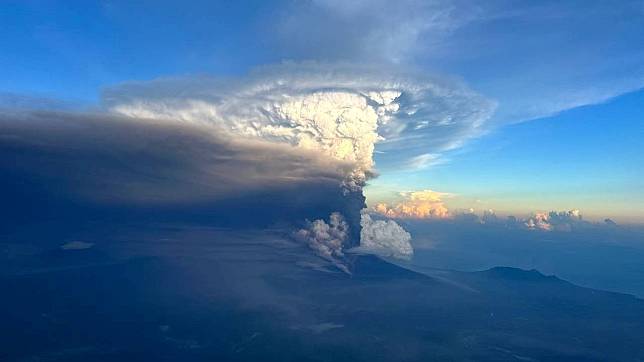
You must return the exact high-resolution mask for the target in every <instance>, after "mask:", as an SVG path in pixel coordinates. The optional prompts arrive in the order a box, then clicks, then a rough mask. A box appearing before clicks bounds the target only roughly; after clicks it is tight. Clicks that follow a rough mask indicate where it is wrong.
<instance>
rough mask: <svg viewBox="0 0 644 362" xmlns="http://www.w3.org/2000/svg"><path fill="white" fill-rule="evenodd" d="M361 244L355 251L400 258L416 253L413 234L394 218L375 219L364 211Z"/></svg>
mask: <svg viewBox="0 0 644 362" xmlns="http://www.w3.org/2000/svg"><path fill="white" fill-rule="evenodd" d="M360 225H361V226H362V230H361V231H360V246H359V247H357V248H354V249H353V251H356V252H364V253H373V254H377V255H382V256H389V257H394V258H398V259H409V258H411V257H412V256H413V254H414V248H413V247H412V245H411V243H410V240H411V235H410V234H409V233H408V232H407V231H406V230H405V229H403V227H402V226H400V225H398V223H396V222H395V221H393V220H374V219H372V218H371V216H370V215H369V214H368V213H367V212H366V211H364V212H363V213H362V219H361V221H360Z"/></svg>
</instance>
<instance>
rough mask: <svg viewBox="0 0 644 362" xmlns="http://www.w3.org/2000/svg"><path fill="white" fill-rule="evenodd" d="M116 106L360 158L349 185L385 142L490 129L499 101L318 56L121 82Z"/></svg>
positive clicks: (411, 144)
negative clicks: (232, 74) (241, 69)
mask: <svg viewBox="0 0 644 362" xmlns="http://www.w3.org/2000/svg"><path fill="white" fill-rule="evenodd" d="M104 103H105V105H106V107H107V108H108V109H109V110H110V111H111V112H113V113H117V114H121V115H125V116H129V117H136V118H156V119H159V118H160V119H172V120H174V121H178V122H185V123H190V124H200V125H204V126H206V127H209V128H212V129H213V130H214V131H215V132H217V133H220V134H222V135H225V136H226V137H230V138H233V139H237V140H249V139H262V140H266V141H270V142H276V143H284V144H288V145H291V146H293V147H296V148H300V149H305V150H313V151H316V152H319V153H321V154H324V155H327V156H331V157H333V158H335V159H337V160H340V161H343V162H349V163H352V164H353V165H354V169H353V170H352V172H351V173H350V174H349V175H347V178H346V180H345V186H346V187H347V188H348V189H349V190H353V191H356V190H358V189H360V187H361V186H363V185H364V183H365V181H366V180H367V179H368V178H370V177H371V176H372V175H373V172H374V160H373V153H374V148H375V145H376V143H378V142H382V145H383V146H382V148H383V149H384V150H387V151H388V152H400V151H404V152H405V153H406V154H409V157H410V158H413V157H417V156H418V155H421V154H425V153H427V152H429V151H432V152H434V151H435V152H439V151H444V150H447V149H451V148H453V147H456V146H458V145H459V144H461V143H462V142H463V141H464V140H466V139H467V138H470V137H474V136H476V135H478V134H480V132H481V131H482V125H483V123H484V122H485V120H487V119H488V118H489V117H490V115H491V114H492V112H493V110H494V103H492V102H491V101H488V100H486V99H485V98H483V97H481V96H479V95H478V94H476V93H475V92H473V91H471V90H469V89H468V88H467V87H465V86H464V85H462V84H460V83H458V82H454V81H451V82H450V81H446V80H441V79H438V78H431V77H427V76H422V75H419V74H415V73H410V72H409V71H405V72H402V71H399V70H398V69H395V68H392V69H391V71H384V72H383V71H382V69H380V68H379V69H378V70H376V69H375V68H373V69H372V68H370V67H357V66H350V65H329V64H317V63H304V64H290V63H287V64H282V65H279V66H272V67H263V68H259V69H257V70H256V71H254V72H252V73H250V74H249V75H248V76H246V77H243V78H237V79H212V78H181V79H167V80H157V81H152V82H139V83H128V84H124V85H122V86H119V87H115V88H111V89H109V90H107V91H106V92H105V94H104Z"/></svg>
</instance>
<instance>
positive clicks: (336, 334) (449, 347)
mask: <svg viewBox="0 0 644 362" xmlns="http://www.w3.org/2000/svg"><path fill="white" fill-rule="evenodd" d="M108 229H109V228H108ZM108 229H101V233H98V234H96V235H95V236H94V238H93V239H92V241H93V242H96V243H95V245H92V246H91V247H90V246H89V244H79V245H81V246H82V247H83V248H79V250H65V249H61V248H60V246H59V245H58V244H54V243H53V242H51V241H42V240H44V239H42V240H41V241H38V242H36V241H34V243H33V245H32V246H31V247H27V246H26V244H25V243H24V242H23V243H21V244H19V245H16V244H11V243H5V244H3V245H4V253H3V254H2V258H3V263H2V265H3V266H2V277H1V278H0V288H1V290H3V296H2V298H0V313H1V314H2V315H1V318H2V321H3V323H2V328H0V360H2V361H141V360H160V361H171V360H178V361H206V360H207V361H260V360H261V361H356V360H358V361H393V360H395V361H426V360H442V361H443V360H445V361H450V360H453V361H457V360H458V361H468V360H470V361H481V360H488V361H501V360H503V361H507V360H509V361H512V360H517V361H532V360H540V361H543V360H547V361H567V360H569V361H579V360H584V361H592V360H596V361H609V360H615V361H637V360H642V359H644V344H642V343H641V341H642V337H643V336H644V320H643V318H642V316H643V315H644V301H642V300H640V299H637V298H635V297H632V296H629V295H624V294H618V293H610V292H602V291H597V290H592V289H587V288H582V287H577V286H575V285H573V284H570V283H568V282H566V281H563V280H560V279H558V278H556V277H554V276H545V275H542V274H541V273H539V272H538V271H535V270H531V271H525V270H520V269H514V268H502V267H499V268H493V269H490V270H487V271H483V272H474V273H465V272H450V271H443V272H440V275H438V274H436V275H435V276H430V275H425V274H421V273H418V272H414V271H411V270H407V269H404V268H401V267H399V266H396V265H394V264H391V263H388V262H386V261H383V260H381V259H379V258H377V257H374V256H352V257H351V258H352V260H351V263H352V270H353V275H347V274H345V273H341V272H339V271H337V270H336V269H334V268H333V266H331V265H329V264H328V263H324V262H323V261H321V260H320V259H318V258H315V257H313V256H311V255H310V253H309V252H308V250H307V249H306V248H304V247H303V246H301V245H298V244H296V243H293V242H292V241H290V240H288V239H287V238H284V237H282V236H281V234H280V232H275V231H246V232H243V233H241V232H235V231H230V230H220V229H208V228H193V227H183V226H181V227H165V226H164V227H146V228H131V229H123V228H121V229H114V230H111V231H110V230H108ZM84 233H85V234H84V237H85V239H86V240H89V239H90V236H91V232H90V230H86V231H85V232H84ZM23 236H24V235H23ZM42 237H44V235H42ZM55 237H56V235H50V238H55Z"/></svg>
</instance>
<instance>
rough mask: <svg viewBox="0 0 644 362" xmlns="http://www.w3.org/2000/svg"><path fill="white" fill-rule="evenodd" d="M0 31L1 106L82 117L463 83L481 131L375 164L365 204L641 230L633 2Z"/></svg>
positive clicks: (294, 11)
mask: <svg viewBox="0 0 644 362" xmlns="http://www.w3.org/2000/svg"><path fill="white" fill-rule="evenodd" d="M0 23H1V24H3V31H2V32H1V33H0V48H1V49H3V51H2V52H1V53H0V95H3V96H0V97H4V98H5V100H4V101H2V100H1V99H0V105H1V104H3V102H4V103H7V102H11V99H15V97H16V96H20V97H24V98H33V99H34V102H39V101H41V100H42V98H51V99H53V100H62V101H67V102H72V103H77V104H78V105H79V107H89V108H92V107H96V106H100V96H101V92H102V89H104V88H105V87H109V86H113V85H115V84H118V83H121V82H126V81H131V80H149V79H155V78H159V77H176V76H183V75H194V74H208V75H215V76H224V77H225V76H236V75H242V74H245V73H246V72H248V71H249V70H251V69H253V68H254V67H257V66H262V65H267V64H274V63H279V62H281V61H285V60H294V61H316V62H348V63H357V64H361V63H369V64H381V65H386V66H387V67H389V66H395V67H398V68H409V69H415V70H417V71H420V72H424V73H425V72H426V73H428V74H434V75H437V76H439V77H441V78H444V79H448V80H450V81H454V82H462V83H464V84H467V85H468V86H469V87H471V88H472V89H474V90H475V91H477V92H479V93H480V94H481V95H482V96H483V97H486V98H488V99H490V100H491V101H493V102H495V103H496V104H497V108H496V113H495V114H494V116H493V117H492V118H491V119H490V120H489V121H488V122H487V124H486V126H485V129H484V130H482V131H483V133H482V134H477V135H476V136H475V137H466V138H464V139H462V140H461V141H462V144H460V145H459V147H454V148H452V149H444V150H440V151H437V152H436V154H437V155H438V156H437V157H438V160H439V162H437V164H436V165H433V166H430V167H425V168H418V169H406V170H405V171H404V172H402V171H400V170H399V167H398V166H400V165H401V164H404V163H405V162H406V161H407V160H408V159H410V158H413V157H415V156H418V153H414V154H411V153H406V152H405V151H401V152H400V153H399V154H394V155H393V158H388V159H387V161H386V162H384V161H383V162H380V163H379V164H378V163H377V166H378V168H379V170H380V173H381V176H380V177H379V178H378V179H376V180H374V181H373V182H372V184H373V185H372V186H371V187H370V189H368V190H367V194H368V195H371V198H372V199H373V200H377V199H378V198H383V197H386V196H387V195H388V194H391V193H395V192H398V191H404V190H417V189H433V190H438V191H441V192H448V193H453V194H455V196H454V197H452V198H450V200H448V205H453V207H457V208H469V207H474V208H478V209H486V208H493V209H496V210H499V212H507V213H529V212H532V211H536V210H549V209H573V208H579V209H581V210H582V211H583V213H584V214H585V215H588V216H590V217H595V218H603V217H612V218H616V219H617V220H624V221H642V220H644V210H643V209H644V208H643V207H642V206H641V205H644V191H642V190H644V187H642V186H644V184H643V183H642V176H644V175H643V171H642V169H643V168H644V166H643V165H644V162H642V161H644V160H643V156H642V155H641V150H642V149H644V141H643V140H644V137H642V136H644V134H643V126H642V124H643V121H644V120H643V119H642V117H643V116H642V114H643V113H644V112H642V111H643V109H642V104H644V92H643V91H641V90H639V89H641V88H642V87H643V86H644V46H642V42H641V39H644V4H643V3H642V2H641V1H619V2H602V1H596V2H595V1H579V2H576V1H570V2H565V3H561V2H556V1H552V2H550V1H543V2H532V1H493V2H488V3H486V4H477V3H476V2H469V1H427V2H421V1H413V0H410V1H404V2H403V3H401V4H390V3H388V2H385V1H377V0H376V1H371V2H365V1H356V2H341V1H333V0H329V1H322V0H320V1H306V2H305V1H276V2H265V1H256V2H252V1H230V2H229V1H220V2H205V1H204V2H189V1H183V2H164V1H141V2H137V3H136V4H132V3H131V2H125V1H96V2H88V1H65V2H63V1H13V2H12V1H7V2H3V5H2V7H1V8H0ZM384 69H386V68H384ZM7 100H9V101H7ZM377 149H378V148H377ZM389 156H391V154H390V155H389ZM382 158H383V157H382V156H379V155H378V154H377V155H376V162H378V160H379V159H382Z"/></svg>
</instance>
